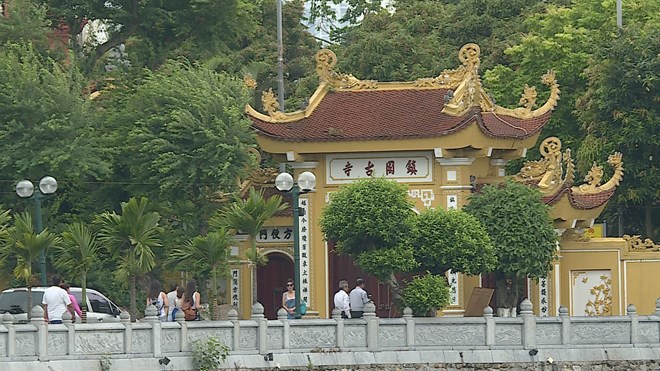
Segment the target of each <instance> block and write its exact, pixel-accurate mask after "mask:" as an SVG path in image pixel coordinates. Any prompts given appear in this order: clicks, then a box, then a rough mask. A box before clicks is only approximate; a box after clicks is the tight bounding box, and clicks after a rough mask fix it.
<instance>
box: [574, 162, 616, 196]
mask: <svg viewBox="0 0 660 371" xmlns="http://www.w3.org/2000/svg"><path fill="white" fill-rule="evenodd" d="M607 163H608V164H609V165H610V166H612V167H613V168H614V174H613V175H612V177H611V178H610V180H608V181H607V183H605V184H602V185H601V184H600V182H601V181H602V180H603V167H602V166H598V165H596V163H595V162H594V164H593V165H592V166H591V169H590V170H589V172H588V173H587V176H585V177H584V181H585V182H587V183H586V184H582V185H580V186H579V187H573V189H572V191H573V193H575V194H594V193H600V192H603V191H610V190H613V189H614V188H616V187H617V186H618V185H619V183H621V180H622V179H623V155H622V154H621V153H620V152H615V153H614V154H612V155H610V156H609V157H608V158H607Z"/></svg>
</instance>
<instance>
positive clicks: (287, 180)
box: [275, 171, 316, 318]
mask: <svg viewBox="0 0 660 371" xmlns="http://www.w3.org/2000/svg"><path fill="white" fill-rule="evenodd" d="M314 186H316V176H314V174H313V173H311V172H309V171H305V172H303V173H301V174H300V175H299V176H298V182H297V183H296V182H294V181H293V177H292V176H291V174H289V173H280V174H279V175H278V176H277V178H275V187H277V189H279V190H280V191H282V192H289V191H290V192H291V197H292V199H293V205H292V207H293V265H294V267H293V271H294V281H295V285H296V312H295V314H294V317H295V318H300V317H301V315H300V289H301V288H300V230H299V229H300V220H299V219H300V217H301V216H304V210H302V211H303V213H301V209H300V206H299V204H298V199H299V196H300V194H301V193H307V192H310V191H312V190H314Z"/></svg>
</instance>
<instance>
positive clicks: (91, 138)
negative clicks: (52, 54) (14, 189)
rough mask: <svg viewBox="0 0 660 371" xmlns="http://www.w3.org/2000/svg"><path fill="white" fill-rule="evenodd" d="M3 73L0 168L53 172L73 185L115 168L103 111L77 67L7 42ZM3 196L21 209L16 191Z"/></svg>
mask: <svg viewBox="0 0 660 371" xmlns="http://www.w3.org/2000/svg"><path fill="white" fill-rule="evenodd" d="M0 76H2V78H1V79H0V107H2V108H0V122H2V123H3V125H2V126H1V127H0V151H2V153H3V156H2V158H1V159H0V172H2V173H3V174H10V177H16V178H14V179H20V178H19V177H25V178H28V179H33V180H37V179H40V178H41V177H43V176H44V175H45V174H48V175H51V176H53V177H55V178H56V179H58V180H60V181H62V180H66V183H67V185H68V186H73V187H74V188H75V186H77V185H79V184H81V183H83V182H92V181H97V180H98V179H99V178H103V177H105V176H107V175H108V174H109V173H110V168H111V164H109V163H108V162H107V155H108V149H107V148H104V147H103V142H102V139H101V137H103V135H101V133H102V131H101V130H100V125H97V124H98V122H99V120H98V116H97V115H96V113H95V112H94V110H93V107H92V106H91V103H90V102H89V100H88V99H86V98H85V97H84V96H83V93H82V92H83V87H84V82H83V79H82V77H81V75H80V74H79V73H78V72H77V71H76V70H75V68H74V67H65V66H62V65H60V64H59V63H58V62H56V61H55V60H53V59H50V58H47V57H44V56H42V55H40V54H39V53H38V52H37V51H36V50H35V47H33V46H32V45H29V44H24V45H21V44H5V45H3V47H2V48H0ZM70 192H72V190H71V188H70V187H62V189H61V190H60V192H58V193H57V194H56V197H58V198H59V197H64V196H65V195H69V198H70V199H76V198H75V197H74V196H73V195H71V194H70ZM0 198H1V199H2V203H3V204H5V205H10V206H14V205H16V207H12V209H16V210H20V209H21V207H20V206H19V205H18V198H17V197H16V196H15V195H14V194H13V193H11V192H6V193H4V194H2V195H1V196H0Z"/></svg>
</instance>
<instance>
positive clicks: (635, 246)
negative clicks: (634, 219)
mask: <svg viewBox="0 0 660 371" xmlns="http://www.w3.org/2000/svg"><path fill="white" fill-rule="evenodd" d="M623 239H624V240H626V243H627V245H628V251H630V252H636V251H658V250H660V245H658V244H655V243H654V242H653V240H651V239H650V238H646V239H644V240H643V241H642V238H641V237H640V236H639V235H634V236H629V235H627V234H624V235H623Z"/></svg>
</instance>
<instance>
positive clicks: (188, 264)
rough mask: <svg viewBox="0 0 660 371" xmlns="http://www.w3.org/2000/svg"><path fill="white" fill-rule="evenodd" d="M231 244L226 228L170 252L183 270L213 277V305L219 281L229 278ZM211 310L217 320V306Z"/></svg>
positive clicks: (213, 306) (190, 241) (216, 297)
mask: <svg viewBox="0 0 660 371" xmlns="http://www.w3.org/2000/svg"><path fill="white" fill-rule="evenodd" d="M230 244H231V235H230V234H229V233H228V232H227V231H226V230H225V229H224V228H219V229H216V230H214V231H212V232H209V233H208V234H207V235H206V236H197V237H195V238H193V239H191V240H189V241H187V242H186V243H185V244H184V245H183V246H179V247H175V248H173V249H172V251H171V252H170V259H171V260H172V261H174V262H177V263H179V267H180V268H181V269H182V270H186V271H190V270H192V269H194V270H195V271H198V272H199V273H201V274H203V275H205V276H210V277H211V303H212V304H217V303H218V298H219V292H218V279H219V278H226V277H228V260H229V248H230ZM191 268H192V269H191ZM211 310H213V315H214V318H215V319H217V315H218V313H217V308H216V306H215V305H212V306H211Z"/></svg>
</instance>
